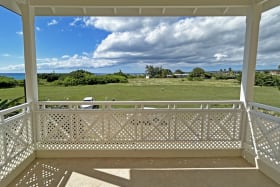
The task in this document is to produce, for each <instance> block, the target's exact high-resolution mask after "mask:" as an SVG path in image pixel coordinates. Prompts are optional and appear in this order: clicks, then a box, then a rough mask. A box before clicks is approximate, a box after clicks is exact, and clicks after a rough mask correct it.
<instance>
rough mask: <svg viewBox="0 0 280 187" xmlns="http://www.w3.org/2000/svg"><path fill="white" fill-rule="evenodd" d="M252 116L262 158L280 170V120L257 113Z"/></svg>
mask: <svg viewBox="0 0 280 187" xmlns="http://www.w3.org/2000/svg"><path fill="white" fill-rule="evenodd" d="M250 114H251V119H252V123H253V130H254V137H255V141H256V146H257V150H258V154H259V156H260V158H261V159H264V160H267V161H269V162H273V164H275V165H276V166H277V167H278V169H280V119H279V118H277V117H273V116H270V115H267V114H263V113H260V112H256V111H251V113H250Z"/></svg>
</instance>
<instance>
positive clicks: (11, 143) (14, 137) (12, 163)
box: [0, 115, 34, 180]
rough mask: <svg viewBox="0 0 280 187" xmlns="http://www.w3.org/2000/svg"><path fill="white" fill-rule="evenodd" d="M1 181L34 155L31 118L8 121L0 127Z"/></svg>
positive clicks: (24, 117) (23, 117) (17, 118)
mask: <svg viewBox="0 0 280 187" xmlns="http://www.w3.org/2000/svg"><path fill="white" fill-rule="evenodd" d="M0 141H1V143H0V145H1V149H0V155H1V157H0V159H1V161H0V180H2V179H3V178H4V177H5V176H6V175H7V174H8V173H10V172H11V171H12V170H13V169H15V168H16V167H17V166H18V165H19V164H20V163H21V162H22V161H24V160H25V159H26V158H27V157H28V156H30V155H31V154H32V153H33V150H34V147H33V139H32V127H31V123H30V116H29V115H25V116H21V117H16V118H14V119H11V120H7V122H5V123H4V124H1V125H0Z"/></svg>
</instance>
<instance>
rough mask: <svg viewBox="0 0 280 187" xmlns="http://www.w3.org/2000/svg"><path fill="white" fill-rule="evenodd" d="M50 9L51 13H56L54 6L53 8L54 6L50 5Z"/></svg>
mask: <svg viewBox="0 0 280 187" xmlns="http://www.w3.org/2000/svg"><path fill="white" fill-rule="evenodd" d="M51 11H52V14H53V15H55V14H56V11H55V8H54V7H51Z"/></svg>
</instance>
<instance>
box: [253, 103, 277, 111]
mask: <svg viewBox="0 0 280 187" xmlns="http://www.w3.org/2000/svg"><path fill="white" fill-rule="evenodd" d="M249 106H250V107H251V109H253V110H254V109H259V108H261V109H265V110H271V111H274V112H279V113H280V108H277V107H273V106H269V105H265V104H261V103H254V102H250V103H249Z"/></svg>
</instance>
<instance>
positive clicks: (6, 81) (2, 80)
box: [0, 76, 18, 88]
mask: <svg viewBox="0 0 280 187" xmlns="http://www.w3.org/2000/svg"><path fill="white" fill-rule="evenodd" d="M17 84H18V82H17V80H15V79H14V78H10V77H5V76H0V88H13V87H16V86H17Z"/></svg>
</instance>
